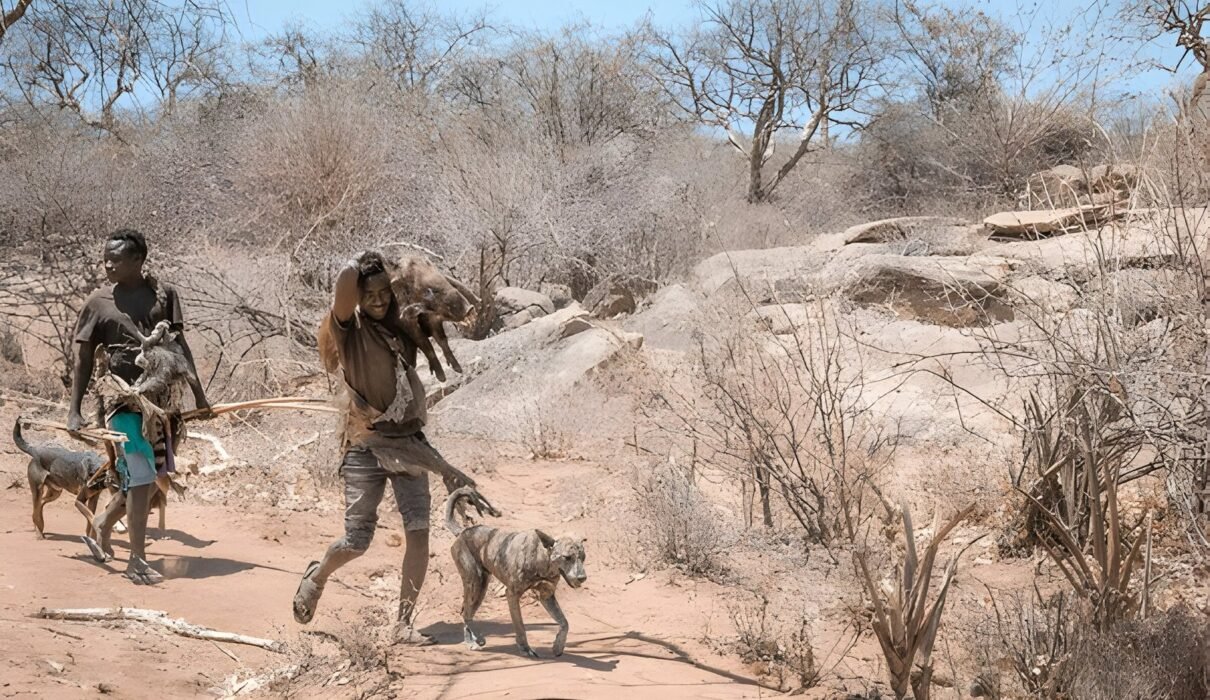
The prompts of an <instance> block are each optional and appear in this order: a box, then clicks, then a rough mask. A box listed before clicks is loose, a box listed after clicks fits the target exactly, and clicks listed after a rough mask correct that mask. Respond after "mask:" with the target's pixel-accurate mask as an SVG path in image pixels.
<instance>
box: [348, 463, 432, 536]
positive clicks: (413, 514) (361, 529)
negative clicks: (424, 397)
mask: <svg viewBox="0 0 1210 700" xmlns="http://www.w3.org/2000/svg"><path fill="white" fill-rule="evenodd" d="M340 475H341V476H342V477H343V478H344V484H345V534H346V535H348V536H349V538H350V539H351V540H364V541H365V545H366V546H368V545H369V541H370V539H371V538H373V536H374V527H375V525H376V524H377V523H378V504H379V503H380V502H382V495H383V493H384V492H385V490H386V483H387V481H388V480H389V481H390V482H391V488H392V489H394V491H395V503H396V505H397V506H398V507H399V514H400V515H402V516H403V529H404V530H407V531H409V532H410V531H415V530H427V529H429V508H430V507H431V505H432V496H431V495H430V494H429V476H428V473H427V472H426V473H423V474H421V475H419V476H412V475H409V474H393V473H391V472H388V471H387V470H385V469H383V468H382V466H381V465H380V464H379V463H378V458H377V457H375V456H374V453H373V452H370V451H369V450H365V449H361V448H356V447H354V448H350V449H349V450H348V451H347V452H345V456H344V460H343V461H342V462H341V464H340Z"/></svg>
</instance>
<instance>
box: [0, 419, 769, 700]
mask: <svg viewBox="0 0 1210 700" xmlns="http://www.w3.org/2000/svg"><path fill="white" fill-rule="evenodd" d="M14 415H15V414H14V413H13V412H12V411H11V410H8V409H6V410H3V411H0V419H3V421H4V423H3V424H4V425H11V421H12V420H13V418H14ZM36 436H37V435H36ZM37 437H45V435H40V436H37ZM6 442H7V441H6ZM439 445H440V446H442V447H443V448H445V447H446V444H444V443H439ZM0 450H3V453H2V454H0V551H2V552H3V553H4V559H3V564H2V565H0V649H4V650H5V651H4V652H3V654H0V696H2V697H6V698H7V697H42V698H55V697H62V698H78V697H92V696H101V695H104V696H108V697H115V698H152V697H154V698H162V697H215V696H222V695H224V694H225V693H229V692H231V691H233V690H235V689H238V688H239V684H240V682H241V681H242V680H245V679H247V678H249V677H251V676H254V675H255V673H256V672H260V673H264V672H266V671H270V670H273V669H276V668H283V667H289V666H291V665H294V664H298V663H300V661H301V663H302V664H303V670H304V671H306V672H304V673H301V674H300V675H299V676H298V677H297V678H296V679H295V680H294V681H279V682H278V683H277V684H276V685H273V686H271V687H269V688H263V689H262V690H260V691H259V693H258V694H261V695H266V694H267V695H269V696H282V695H289V696H292V697H325V698H327V697H395V696H396V695H398V696H400V697H409V698H471V697H474V698H486V697H510V698H556V697H557V698H615V697H618V696H619V695H620V694H623V693H624V694H625V695H626V696H628V697H659V698H746V697H761V696H768V695H770V694H777V693H775V692H771V691H770V690H767V689H765V688H762V687H761V686H760V685H758V684H757V682H756V680H754V678H753V677H752V674H751V672H750V671H749V670H747V669H745V668H744V666H743V664H742V663H741V662H740V661H739V660H738V659H737V658H735V657H733V656H732V657H726V656H722V655H719V654H718V653H716V652H715V651H713V650H712V648H711V646H712V645H711V644H710V638H711V636H712V635H714V634H715V633H714V632H713V631H712V630H719V629H723V628H725V627H726V624H727V614H726V611H725V601H726V599H727V596H728V591H727V589H724V588H722V587H720V586H718V585H716V584H713V583H710V582H706V581H699V580H692V579H688V578H685V577H683V576H679V575H677V574H676V573H675V572H661V573H653V574H651V575H649V576H645V577H643V578H641V579H639V580H635V581H631V579H632V577H633V571H632V570H631V569H630V568H629V567H627V566H626V565H625V564H623V563H620V562H619V560H618V558H617V557H615V556H614V553H613V552H611V550H612V549H613V548H612V547H609V546H605V545H598V546H597V547H596V548H594V544H595V543H597V542H598V541H600V540H605V541H609V540H610V538H609V537H608V534H609V531H610V528H614V527H616V523H610V522H608V520H607V519H605V518H598V517H595V516H593V515H587V516H586V515H585V513H584V511H585V510H590V509H586V508H585V507H584V504H585V503H587V502H588V501H598V500H601V499H602V498H607V497H608V496H606V495H605V494H607V493H608V492H609V488H610V485H611V484H613V483H614V482H616V479H615V478H614V475H611V474H610V473H609V472H608V470H606V469H605V468H602V467H598V466H594V465H589V464H586V463H583V462H568V463H542V462H534V461H529V460H524V459H507V458H506V459H502V460H500V461H498V462H497V463H496V464H495V465H494V469H492V470H491V473H490V474H489V475H487V476H485V477H484V478H483V483H485V484H486V485H488V488H489V489H490V491H489V493H490V495H491V498H492V499H493V501H494V502H496V503H497V504H498V505H501V506H502V507H504V508H506V509H507V512H506V515H505V518H503V519H502V521H501V522H500V524H501V525H502V526H508V527H523V526H530V527H533V526H539V525H540V526H542V527H543V528H544V529H547V530H550V531H552V532H564V531H569V530H571V531H575V532H577V533H579V534H583V535H586V536H587V537H588V552H589V558H588V560H587V566H588V571H589V580H588V583H587V584H586V586H585V587H584V588H582V589H580V590H577V591H571V590H565V589H563V588H562V587H561V589H560V599H561V601H562V604H563V607H564V609H565V611H566V612H567V615H568V617H569V619H570V621H571V635H570V640H569V644H568V647H567V653H566V654H565V655H564V656H563V657H561V658H559V659H551V658H549V647H550V644H551V641H552V639H553V635H554V628H553V626H552V625H551V624H550V622H549V620H548V619H547V618H546V616H545V615H544V613H543V611H542V610H541V608H540V607H539V606H537V605H536V604H535V603H530V604H528V605H526V607H525V616H526V619H527V621H528V622H529V629H530V641H531V643H533V644H534V646H535V648H536V649H538V650H539V652H540V653H542V652H545V655H544V656H545V657H546V658H543V659H540V660H536V661H535V660H530V659H526V658H523V657H521V656H519V655H518V654H517V653H516V651H515V647H514V646H513V643H512V638H511V634H510V626H509V625H508V623H507V620H508V612H507V606H506V604H505V601H504V599H503V598H501V597H496V596H495V595H493V594H491V593H489V597H488V600H487V602H486V603H485V605H484V607H483V609H482V610H481V612H480V614H479V619H480V620H481V621H482V628H483V631H484V632H485V633H486V634H487V635H488V648H487V649H485V650H483V651H480V652H471V651H469V650H466V649H465V648H464V647H463V646H462V645H461V629H460V626H459V625H457V624H455V622H456V621H457V620H458V617H459V613H458V609H459V604H460V595H461V592H460V585H459V582H458V578H457V574H456V572H455V571H454V569H453V565H452V562H451V561H450V558H449V554H448V552H449V544H450V540H451V537H450V535H449V534H448V533H446V532H445V531H444V530H443V529H442V530H440V531H437V530H434V536H433V545H432V552H433V554H432V557H433V558H432V564H431V568H430V575H429V579H428V582H427V584H426V589H425V592H424V595H423V598H422V604H423V605H424V609H423V611H422V613H421V627H422V629H425V630H426V631H428V632H430V633H432V634H434V635H435V636H436V637H437V638H438V640H439V641H440V644H439V645H438V646H435V647H429V648H424V649H402V648H388V647H385V646H378V647H376V646H375V645H374V635H375V634H376V633H377V632H379V631H380V630H379V629H378V627H377V624H376V623H380V622H382V621H385V619H386V618H387V617H388V613H387V611H388V610H389V609H390V607H391V606H393V605H394V601H395V599H396V598H395V595H396V587H397V586H398V581H399V574H398V562H399V559H400V556H401V554H402V550H401V548H400V547H399V544H398V543H399V539H398V535H397V533H399V532H400V527H399V523H398V520H397V517H394V516H393V513H392V512H391V511H390V508H391V506H392V504H391V502H390V500H389V498H388V499H387V500H385V501H384V503H383V506H382V510H381V519H380V523H379V531H378V535H377V537H376V539H375V541H374V544H373V546H372V547H371V549H370V551H369V553H368V554H366V555H365V556H364V557H362V558H361V559H359V560H358V561H355V562H354V563H352V564H350V565H349V566H347V567H346V568H345V569H343V570H342V571H340V572H339V573H338V574H337V576H336V577H335V578H334V579H333V581H332V582H331V583H330V584H329V586H328V590H327V592H326V595H325V597H324V598H323V601H322V603H321V605H320V608H319V612H318V614H317V616H316V618H315V620H314V621H313V622H312V623H311V625H308V626H307V627H306V628H304V627H302V626H300V625H298V624H296V623H295V622H294V620H293V618H292V617H291V613H290V600H291V597H292V595H293V593H294V590H295V587H296V585H297V583H298V579H299V576H300V575H301V573H302V570H303V568H304V566H305V565H306V563H307V562H308V561H309V560H310V559H313V558H317V557H318V556H319V555H320V554H321V553H322V551H323V549H324V548H325V547H326V546H327V544H328V543H329V542H330V541H332V540H333V539H334V538H335V537H337V536H338V534H339V533H340V532H341V520H340V513H339V511H338V510H335V509H330V508H329V509H325V510H326V512H318V509H307V510H301V511H288V510H281V509H274V508H261V507H259V506H257V507H251V508H239V507H234V506H233V505H226V506H225V505H222V504H221V503H204V502H199V499H196V498H193V499H189V500H186V501H180V500H177V499H176V498H175V497H174V498H173V500H172V502H171V503H170V506H169V508H168V520H167V533H166V538H164V539H157V540H155V541H153V542H152V543H151V545H150V550H149V553H150V557H149V559H150V561H151V563H152V564H153V566H155V567H156V568H158V569H159V570H160V571H162V572H163V573H164V575H165V577H166V581H165V582H164V583H163V584H162V585H160V586H157V587H136V586H133V585H131V584H130V583H128V582H127V581H126V580H125V579H124V578H123V577H122V576H121V575H120V574H119V573H118V572H119V571H120V570H121V567H122V566H123V565H124V559H125V551H126V550H125V548H124V544H125V543H124V541H123V537H124V536H122V535H115V544H116V547H117V552H118V561H116V562H114V563H112V564H111V565H107V566H102V565H98V564H95V563H93V562H92V561H91V560H90V559H89V558H88V557H87V556H86V550H85V548H84V546H83V545H82V544H81V543H80V541H79V535H80V533H81V531H82V526H83V518H81V516H80V515H79V514H78V513H77V512H76V511H75V509H74V508H72V507H71V503H70V501H69V500H68V497H66V496H65V497H63V498H61V499H60V500H59V501H56V502H55V503H52V504H50V505H49V506H48V507H47V508H46V518H47V538H46V539H45V540H38V539H36V537H35V535H34V532H33V527H32V524H31V522H30V494H29V490H28V487H27V486H26V485H25V465H26V463H27V459H26V458H25V456H24V455H22V454H20V453H16V452H15V450H14V449H13V448H12V447H11V445H8V444H5V445H4V446H3V447H0ZM489 461H491V460H489ZM477 471H478V473H483V470H482V469H478V470H477ZM568 485H571V486H568ZM254 489H259V490H272V489H274V484H271V483H269V484H257V485H255V486H253V487H251V488H250V489H249V491H251V490H254ZM438 490H440V489H438ZM435 495H439V494H436V493H435ZM331 499H332V500H333V501H335V500H336V496H335V494H331ZM228 503H229V504H230V503H234V502H233V501H231V500H230V499H229V500H228ZM438 507H439V503H435V504H434V510H435V511H436V509H437V508H438ZM436 516H437V513H436V512H434V520H435V519H436ZM155 523H156V515H155V514H153V515H152V525H154V524H155ZM152 532H153V535H155V534H158V531H156V530H154V529H153V531H152ZM117 606H126V607H138V608H150V609H155V610H163V611H166V612H167V613H168V614H169V615H170V616H172V617H179V618H184V619H185V620H188V621H189V622H192V623H194V624H198V625H204V626H208V627H211V628H214V629H219V630H224V631H231V632H238V633H243V634H247V635H253V636H260V637H268V638H273V639H279V640H283V641H285V642H286V643H287V644H288V645H290V651H288V652H287V653H285V654H275V653H272V652H268V651H264V650H260V649H257V648H253V647H249V646H241V645H223V647H222V648H220V645H218V644H216V643H213V642H209V641H199V640H194V639H188V638H184V637H180V636H176V635H173V634H171V633H169V632H167V631H165V630H162V629H158V628H153V627H147V626H143V625H140V624H134V623H124V624H118V623H74V622H62V621H50V620H42V619H36V618H35V617H33V616H32V615H33V614H34V613H36V612H37V611H38V610H39V609H40V608H43V607H47V608H58V607H72V608H83V607H117ZM337 644H339V645H341V646H344V647H345V648H346V651H349V650H350V649H351V650H352V653H351V654H345V655H343V656H345V657H346V658H348V657H350V656H352V657H354V658H355V659H356V660H357V661H360V662H361V663H362V666H358V665H356V664H355V665H353V666H352V667H350V666H349V664H348V662H346V663H344V664H340V665H335V664H332V665H330V666H324V665H323V664H324V663H325V662H324V658H325V657H324V652H325V650H328V651H331V650H332V649H334V648H337V647H336V645H337ZM359 650H360V658H357V657H358V656H359V653H358V652H359ZM331 658H339V655H337V656H333V657H331ZM367 666H368V667H371V668H372V670H366V669H365V667H367ZM233 676H234V678H232V677H233ZM249 689H250V687H249V688H245V690H249Z"/></svg>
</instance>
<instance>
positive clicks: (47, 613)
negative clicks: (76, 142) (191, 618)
mask: <svg viewBox="0 0 1210 700" xmlns="http://www.w3.org/2000/svg"><path fill="white" fill-rule="evenodd" d="M37 617H40V618H42V619H44V620H69V621H71V622H103V621H108V620H117V621H130V622H145V623H147V624H151V625H159V626H160V627H164V628H166V629H168V630H169V631H171V632H173V633H175V634H179V635H181V636H182V637H191V638H193V639H206V640H209V641H212V642H229V643H232V644H247V645H248V646H254V647H260V648H261V649H268V650H269V651H273V652H277V653H281V651H282V649H283V647H282V644H281V642H276V641H273V640H272V639H261V638H259V637H247V636H244V635H242V634H235V633H233V632H220V631H218V630H212V629H209V628H207V627H199V626H198V625H194V624H191V623H189V622H186V621H184V620H182V619H180V618H173V617H168V613H166V612H164V611H163V610H145V609H142V608H42V609H41V610H39V611H38V614H37Z"/></svg>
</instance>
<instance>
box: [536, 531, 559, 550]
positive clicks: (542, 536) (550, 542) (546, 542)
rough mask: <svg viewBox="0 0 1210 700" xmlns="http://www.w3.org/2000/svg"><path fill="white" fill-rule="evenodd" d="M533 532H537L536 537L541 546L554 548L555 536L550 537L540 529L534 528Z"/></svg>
mask: <svg viewBox="0 0 1210 700" xmlns="http://www.w3.org/2000/svg"><path fill="white" fill-rule="evenodd" d="M534 532H536V533H538V539H539V540H541V542H542V546H543V547H546V548H547V549H553V548H554V546H555V538H553V537H551V536H550V535H548V534H546V533H545V532H542V531H541V530H534Z"/></svg>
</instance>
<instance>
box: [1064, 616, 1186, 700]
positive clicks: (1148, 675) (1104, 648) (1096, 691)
mask: <svg viewBox="0 0 1210 700" xmlns="http://www.w3.org/2000/svg"><path fill="white" fill-rule="evenodd" d="M1069 669H1070V671H1069V675H1070V680H1069V687H1070V695H1069V697H1073V698H1088V699H1089V700H1111V698H1139V699H1140V700H1141V699H1142V698H1156V699H1157V700H1185V699H1186V698H1189V699H1191V698H1202V697H1206V696H1207V693H1210V622H1208V621H1207V619H1206V616H1205V614H1202V613H1195V612H1192V611H1190V610H1188V609H1185V608H1179V609H1174V610H1169V611H1168V612H1166V613H1163V614H1161V615H1157V616H1155V617H1152V618H1149V619H1147V620H1130V621H1127V622H1124V623H1122V624H1120V625H1118V626H1116V627H1114V628H1113V629H1112V630H1110V631H1109V632H1107V633H1098V632H1095V631H1093V630H1092V629H1089V628H1084V629H1083V630H1081V633H1080V634H1079V635H1078V642H1077V644H1076V645H1075V649H1074V651H1073V653H1072V661H1071V664H1070V666H1069Z"/></svg>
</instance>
